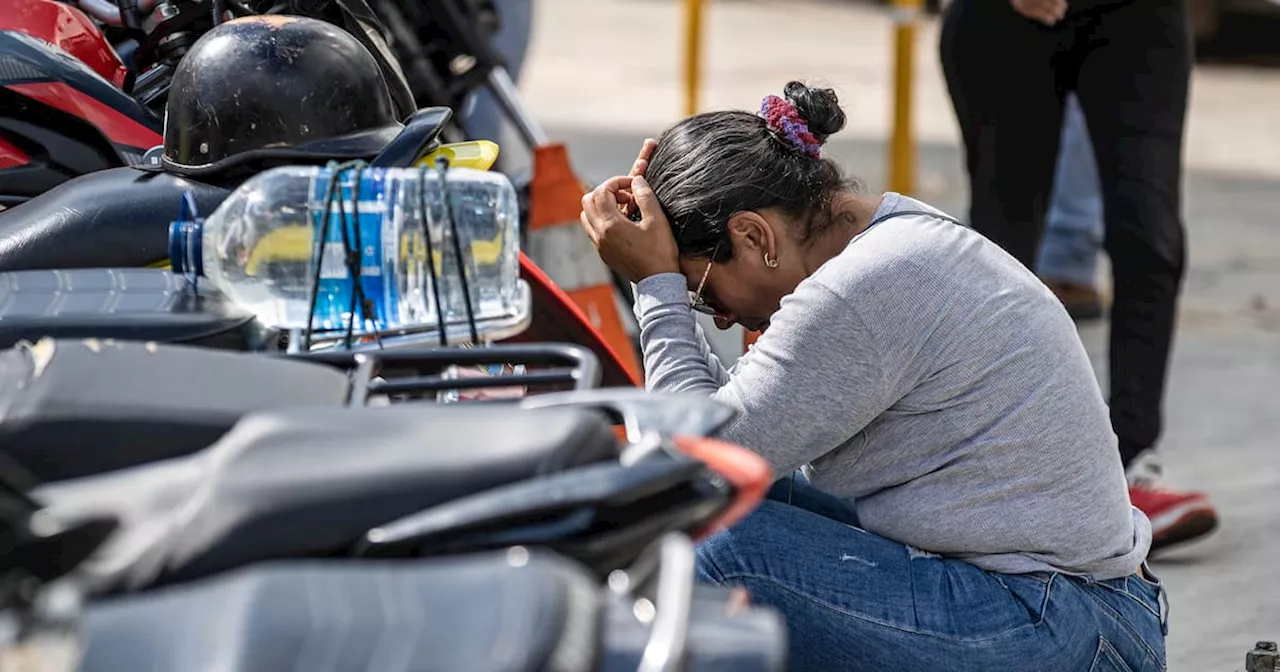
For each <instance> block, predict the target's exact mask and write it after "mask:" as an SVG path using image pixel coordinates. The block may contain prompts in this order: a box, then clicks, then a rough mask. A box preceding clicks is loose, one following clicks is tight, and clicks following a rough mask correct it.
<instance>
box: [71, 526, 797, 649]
mask: <svg viewBox="0 0 1280 672" xmlns="http://www.w3.org/2000/svg"><path fill="white" fill-rule="evenodd" d="M602 597H603V596H602V591H601V589H600V588H599V587H597V586H596V585H595V584H594V581H593V580H592V578H591V577H590V576H589V575H587V573H586V572H585V571H583V570H582V569H581V568H579V567H576V566H574V565H573V564H572V563H569V562H567V561H564V560H562V559H560V558H557V557H555V556H553V555H552V554H550V553H540V552H537V551H534V552H531V553H530V554H529V556H528V558H527V562H525V563H523V564H520V565H518V566H513V565H512V564H511V563H510V562H509V561H508V559H507V554H506V553H488V554H483V555H475V556H464V557H459V558H448V559H442V560H434V561H418V562H413V563H395V564H387V563H360V564H358V565H353V564H347V565H335V564H332V563H328V564H320V563H317V562H315V561H312V562H289V563H270V564H267V565H261V566H257V567H253V568H248V569H244V570H240V571H236V572H234V573H231V574H228V575H225V576H220V577H217V578H213V579H209V580H205V581H200V582H198V583H195V584H192V585H184V586H179V587H175V588H172V589H167V590H161V591H156V592H154V593H145V594H141V595H132V596H127V597H122V598H118V599H115V600H110V601H106V602H103V603H99V604H94V605H92V606H91V607H90V608H89V610H88V613H87V615H86V618H85V621H84V625H83V630H82V634H83V637H84V639H85V640H86V644H87V647H86V650H85V651H84V654H83V656H82V658H81V660H80V665H79V668H78V669H79V670H80V671H81V672H121V671H122V670H164V671H177V670H187V671H193V672H194V671H198V670H210V669H218V670H224V671H225V672H277V671H279V670H374V671H379V672H381V671H384V670H386V671H389V670H418V671H428V670H431V671H437V670H438V671H440V672H445V671H450V670H467V671H468V672H539V671H542V670H557V671H559V672H587V671H589V670H595V669H597V667H596V662H597V661H598V660H599V657H598V656H599V647H600V640H601V632H600V630H601V629H602V620H603V618H602V614H601V610H602V607H603V599H602ZM629 611H630V610H628V613H629ZM632 620H634V619H632ZM636 625H637V626H638V627H639V628H640V629H641V630H642V632H643V626H642V625H641V624H640V623H639V622H636ZM771 634H772V633H771ZM642 641H643V640H642ZM631 669H635V667H634V665H633V666H632V668H631Z"/></svg>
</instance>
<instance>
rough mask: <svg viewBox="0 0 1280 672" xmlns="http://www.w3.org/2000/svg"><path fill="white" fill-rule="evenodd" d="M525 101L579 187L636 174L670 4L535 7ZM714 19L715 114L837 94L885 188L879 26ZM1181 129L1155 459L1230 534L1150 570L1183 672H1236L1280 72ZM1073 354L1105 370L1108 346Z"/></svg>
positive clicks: (769, 17)
mask: <svg viewBox="0 0 1280 672" xmlns="http://www.w3.org/2000/svg"><path fill="white" fill-rule="evenodd" d="M537 4H538V5H540V6H539V8H538V10H537V21H538V23H537V25H536V27H535V40H534V47H533V52H532V53H531V55H530V60H529V62H528V65H527V68H528V70H527V74H528V77H527V79H526V80H525V81H524V83H523V86H522V88H523V89H524V91H525V92H526V95H527V97H528V101H529V102H530V103H531V105H532V107H533V108H534V110H535V112H536V113H537V114H538V115H539V117H540V118H541V119H542V120H543V121H544V123H545V124H546V125H547V127H548V130H549V132H550V133H551V135H552V136H553V137H557V138H561V139H564V140H566V141H567V142H568V144H569V146H570V150H571V152H572V156H573V157H574V160H575V162H576V165H577V167H578V169H579V171H580V172H581V173H582V174H583V175H584V176H585V177H587V178H588V179H593V180H599V179H602V178H605V177H608V176H610V175H612V174H615V173H618V172H619V171H623V170H625V169H626V167H627V166H629V164H630V161H631V159H632V158H633V157H634V154H635V151H636V149H637V148H638V147H639V144H640V142H641V140H642V139H643V138H644V137H645V136H646V135H653V134H656V133H657V132H659V131H660V130H661V129H662V127H664V126H665V125H667V124H669V123H671V122H672V121H674V120H675V119H676V118H678V115H679V113H680V109H681V102H680V101H681V98H680V91H681V87H680V80H679V72H680V70H679V61H678V58H677V52H676V45H677V41H678V38H679V34H680V31H679V13H678V5H677V4H676V3H673V2H671V0H537ZM708 4H709V5H711V6H712V9H711V11H710V12H709V17H708V19H709V24H710V25H709V30H708V44H707V49H708V53H707V56H706V59H707V81H706V91H705V95H706V106H709V107H745V108H753V107H754V106H755V105H757V104H758V101H759V99H760V97H761V96H762V95H764V94H766V93H771V92H774V91H776V90H778V89H780V88H781V85H782V84H783V83H784V82H785V81H786V80H788V79H791V78H797V77H799V78H812V79H817V80H820V81H826V82H830V83H832V84H833V85H835V86H837V88H838V89H839V90H840V92H841V96H842V101H843V102H844V103H845V104H846V106H847V110H848V111H849V114H850V117H851V119H850V125H849V130H848V131H846V132H845V133H843V134H841V135H838V136H836V138H834V139H832V141H831V142H830V144H829V146H828V152H829V154H830V155H831V156H834V157H836V158H837V159H838V160H840V161H841V162H842V163H843V164H844V165H845V166H846V167H847V168H848V170H849V171H851V172H852V173H854V174H856V175H859V176H861V177H862V178H863V179H864V180H866V182H867V184H868V185H869V186H870V187H871V188H873V189H880V188H883V186H884V180H883V173H884V151H885V148H884V140H885V138H886V137H887V129H888V123H887V119H888V111H889V91H890V89H889V87H888V83H887V82H888V76H889V73H890V65H889V62H888V60H887V59H888V55H889V53H890V43H889V31H888V22H887V20H886V19H885V18H884V17H883V16H882V15H881V14H879V13H878V12H877V11H875V10H874V9H871V8H868V7H865V6H857V5H848V4H838V3H811V2H807V1H805V0H785V1H775V2H766V1H763V0H760V1H753V0H721V1H720V2H711V3H708ZM922 32H923V33H924V35H923V37H922V39H921V44H920V45H919V49H918V62H919V73H920V78H919V81H918V82H917V85H916V93H917V99H918V100H919V102H920V109H919V114H918V119H917V123H918V129H919V133H920V136H921V139H922V145H921V147H920V154H919V155H920V171H921V176H920V181H919V185H918V188H917V192H916V193H917V195H919V196H921V197H923V198H925V199H926V200H929V201H931V202H933V203H935V204H936V205H938V206H940V207H943V208H945V209H947V210H949V211H951V212H952V213H955V214H964V209H965V205H966V204H965V195H964V179H965V178H964V173H963V172H962V170H961V163H960V161H961V158H960V154H959V151H958V149H957V146H956V145H957V132H956V128H955V121H954V118H953V117H952V113H951V110H950V107H949V102H948V100H947V98H946V95H945V89H944V88H943V85H942V82H941V77H940V75H939V72H938V67H937V63H936V61H937V58H936V49H935V44H936V42H935V40H936V37H935V35H936V26H934V25H932V24H930V25H927V26H926V27H925V29H924V30H923V31H922ZM1193 91H1194V93H1193V96H1194V98H1193V102H1192V107H1191V120H1190V124H1189V129H1188V148H1187V157H1188V166H1189V170H1188V176H1187V197H1186V215H1187V217H1186V218H1187V224H1188V229H1189V234H1190V258H1191V270H1190V272H1189V275H1188V278H1187V284H1186V298H1185V300H1184V303H1183V310H1182V319H1181V324H1180V332H1179V340H1178V344H1177V350H1176V354H1175V362H1174V367H1173V373H1172V379H1171V384H1170V393H1169V399H1168V415H1169V423H1168V424H1169V427H1168V432H1167V438H1166V440H1165V442H1164V444H1163V446H1162V451H1163V452H1164V453H1165V455H1166V459H1167V462H1168V464H1167V471H1168V472H1169V475H1170V478H1171V480H1172V481H1174V482H1175V483H1179V484H1186V485H1190V486H1195V487H1199V488H1203V489H1205V490H1207V491H1208V492H1209V493H1210V494H1211V495H1212V496H1213V497H1214V499H1215V501H1216V502H1217V503H1218V505H1219V507H1220V508H1221V511H1222V517H1223V526H1222V527H1221V529H1220V530H1219V531H1218V532H1217V533H1216V534H1215V535H1214V536H1213V537H1211V538H1210V539H1208V540H1206V541H1204V542H1202V543H1200V544H1197V545H1194V546H1191V547H1188V548H1186V549H1183V550H1178V551H1175V552H1170V553H1169V554H1167V555H1166V556H1164V557H1161V558H1159V559H1158V560H1157V561H1156V562H1155V563H1154V568H1155V571H1156V572H1157V573H1158V574H1160V575H1161V577H1162V578H1163V579H1164V580H1165V581H1166V583H1167V584H1168V585H1169V589H1170V591H1171V593H1172V627H1171V632H1170V635H1169V656H1170V660H1169V665H1170V669H1171V670H1174V671H1175V672H1182V671H1187V672H1229V671H1231V670H1239V669H1243V658H1244V654H1245V652H1246V651H1248V650H1249V649H1250V648H1251V647H1252V646H1253V643H1254V640H1256V639H1280V497H1278V496H1277V493H1278V492H1280V221H1278V219H1280V216H1278V214H1277V213H1280V123H1277V121H1276V119H1277V116H1276V115H1277V112H1276V110H1277V109H1280V69H1274V70H1268V69H1249V68H1242V67H1234V66H1232V67H1225V66H1214V67H1202V68H1199V69H1198V70H1197V72H1196V76H1195V82H1194V87H1193ZM1082 337H1083V338H1084V340H1085V343H1086V345H1087V346H1088V347H1089V348H1090V350H1091V352H1093V353H1094V354H1095V361H1096V362H1099V363H1100V362H1101V361H1102V360H1101V358H1099V357H1097V355H1100V354H1102V353H1103V351H1104V348H1103V344H1104V342H1105V332H1104V330H1103V329H1102V328H1101V327H1087V328H1085V329H1083V330H1082Z"/></svg>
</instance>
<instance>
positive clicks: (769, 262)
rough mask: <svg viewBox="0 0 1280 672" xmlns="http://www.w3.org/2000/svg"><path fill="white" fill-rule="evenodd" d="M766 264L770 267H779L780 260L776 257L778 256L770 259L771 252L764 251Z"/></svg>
mask: <svg viewBox="0 0 1280 672" xmlns="http://www.w3.org/2000/svg"><path fill="white" fill-rule="evenodd" d="M764 265H765V266H768V267H769V268H777V267H778V260H777V258H776V257H775V258H773V259H770V258H769V253H768V252H765V253H764Z"/></svg>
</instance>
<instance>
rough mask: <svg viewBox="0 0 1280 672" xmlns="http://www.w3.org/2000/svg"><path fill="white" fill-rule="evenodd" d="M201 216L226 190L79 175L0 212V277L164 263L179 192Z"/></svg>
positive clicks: (106, 174) (132, 172)
mask: <svg viewBox="0 0 1280 672" xmlns="http://www.w3.org/2000/svg"><path fill="white" fill-rule="evenodd" d="M187 190H190V191H191V192H192V195H194V196H195V201H196V208H197V211H198V212H199V213H200V214H201V215H208V214H209V213H211V212H213V210H214V209H215V208H217V207H218V205H219V204H220V203H222V200H223V199H224V198H226V196H227V194H228V193H230V192H229V190H227V189H225V188H223V187H218V186H214V185H211V184H205V183H202V182H195V181H192V180H188V179H184V178H181V177H177V176H175V175H170V174H169V173H160V172H148V171H145V170H139V169H137V168H112V169H110V170H103V171H99V172H96V173H89V174H87V175H81V176H80V177H77V178H75V179H73V180H68V181H66V182H63V183H62V184H60V185H58V186H57V187H55V188H53V189H51V190H49V191H47V192H45V193H43V194H41V195H39V196H37V197H35V198H33V199H31V200H29V201H27V202H26V203H23V204H22V205H20V206H18V207H15V208H10V209H8V210H4V211H2V212H0V271H17V270H25V269H35V268H98V267H126V268H127V267H138V266H148V265H150V264H153V263H155V262H157V261H163V260H167V259H168V258H169V222H171V221H173V220H174V219H175V218H177V216H178V206H179V204H180V203H181V202H182V193H183V192H184V191H187Z"/></svg>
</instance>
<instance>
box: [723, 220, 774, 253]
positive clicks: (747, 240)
mask: <svg viewBox="0 0 1280 672" xmlns="http://www.w3.org/2000/svg"><path fill="white" fill-rule="evenodd" d="M729 234H730V235H731V236H733V248H734V249H735V250H744V251H745V252H747V253H749V254H751V255H752V256H761V255H763V254H766V253H767V254H769V255H770V256H772V257H777V254H778V252H777V241H776V240H775V239H774V236H773V226H772V225H771V224H769V220H767V219H765V218H764V217H761V216H760V215H759V214H757V213H754V212H739V213H735V214H734V215H733V216H732V217H730V218H729Z"/></svg>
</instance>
